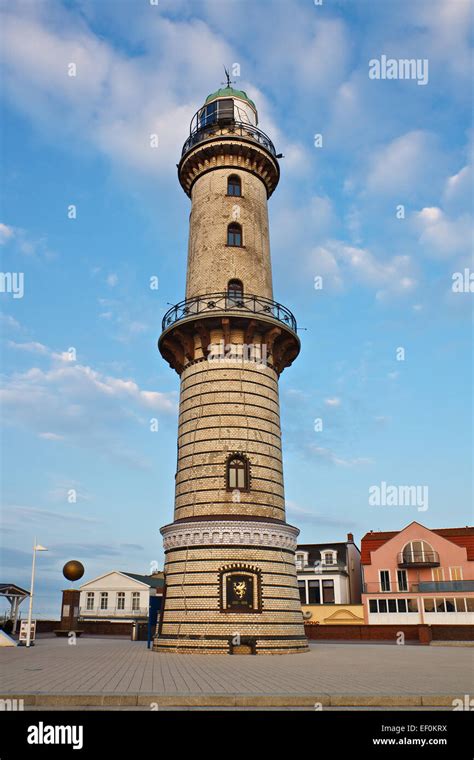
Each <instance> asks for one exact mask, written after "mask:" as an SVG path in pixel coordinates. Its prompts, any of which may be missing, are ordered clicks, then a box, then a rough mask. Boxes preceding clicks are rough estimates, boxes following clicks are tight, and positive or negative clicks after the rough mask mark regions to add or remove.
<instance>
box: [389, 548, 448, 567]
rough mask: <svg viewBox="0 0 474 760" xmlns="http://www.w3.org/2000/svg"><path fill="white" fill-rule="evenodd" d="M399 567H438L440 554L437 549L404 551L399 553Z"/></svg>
mask: <svg viewBox="0 0 474 760" xmlns="http://www.w3.org/2000/svg"><path fill="white" fill-rule="evenodd" d="M397 562H398V567H438V566H439V554H438V552H435V551H420V552H417V551H404V552H399V554H398V555H397Z"/></svg>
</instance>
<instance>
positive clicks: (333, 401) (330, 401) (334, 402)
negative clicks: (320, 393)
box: [324, 396, 341, 406]
mask: <svg viewBox="0 0 474 760" xmlns="http://www.w3.org/2000/svg"><path fill="white" fill-rule="evenodd" d="M324 403H325V404H326V406H341V399H340V398H337V396H335V397H334V398H325V399H324Z"/></svg>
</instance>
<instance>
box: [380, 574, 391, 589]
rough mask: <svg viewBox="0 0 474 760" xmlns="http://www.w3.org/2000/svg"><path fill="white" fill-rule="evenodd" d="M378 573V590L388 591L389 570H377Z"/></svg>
mask: <svg viewBox="0 0 474 760" xmlns="http://www.w3.org/2000/svg"><path fill="white" fill-rule="evenodd" d="M379 573H380V590H381V591H390V570H379Z"/></svg>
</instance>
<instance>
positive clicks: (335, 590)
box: [296, 533, 363, 623]
mask: <svg viewBox="0 0 474 760" xmlns="http://www.w3.org/2000/svg"><path fill="white" fill-rule="evenodd" d="M296 572H297V576H298V588H299V592H300V600H301V605H302V609H303V616H304V618H305V619H306V620H312V621H316V620H317V621H318V622H330V623H343V622H344V623H351V622H353V623H361V622H363V617H362V616H361V612H362V608H361V607H360V604H361V590H362V588H361V586H362V584H361V564H360V551H359V549H358V548H357V546H356V545H355V543H354V537H353V535H352V533H348V534H347V541H344V542H341V541H336V542H333V543H324V544H298V547H297V550H296ZM322 607H324V608H325V609H324V611H323V610H322V609H321V608H322Z"/></svg>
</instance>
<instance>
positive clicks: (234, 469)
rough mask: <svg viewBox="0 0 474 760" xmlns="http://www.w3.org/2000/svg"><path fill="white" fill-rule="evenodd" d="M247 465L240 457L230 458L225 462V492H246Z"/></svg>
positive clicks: (247, 483)
mask: <svg viewBox="0 0 474 760" xmlns="http://www.w3.org/2000/svg"><path fill="white" fill-rule="evenodd" d="M249 487H250V484H249V464H248V462H247V460H246V459H244V457H242V456H231V457H230V458H229V459H228V460H227V490H228V491H234V490H235V489H237V490H239V491H248V490H249Z"/></svg>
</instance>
